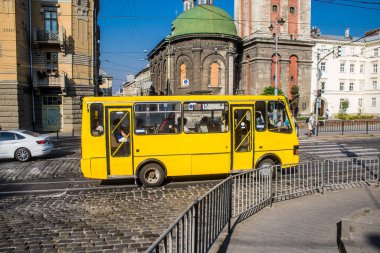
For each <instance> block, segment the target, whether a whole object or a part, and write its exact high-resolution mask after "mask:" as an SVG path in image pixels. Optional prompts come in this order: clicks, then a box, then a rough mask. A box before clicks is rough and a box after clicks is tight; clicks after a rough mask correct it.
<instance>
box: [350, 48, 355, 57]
mask: <svg viewBox="0 0 380 253" xmlns="http://www.w3.org/2000/svg"><path fill="white" fill-rule="evenodd" d="M351 55H352V56H354V55H355V47H351Z"/></svg>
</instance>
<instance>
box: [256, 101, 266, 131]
mask: <svg viewBox="0 0 380 253" xmlns="http://www.w3.org/2000/svg"><path fill="white" fill-rule="evenodd" d="M265 119H266V110H265V102H264V101H257V102H256V104H255V126H256V131H259V132H263V131H265V123H266V122H265Z"/></svg>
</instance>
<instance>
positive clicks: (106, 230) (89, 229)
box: [0, 138, 315, 252]
mask: <svg viewBox="0 0 380 253" xmlns="http://www.w3.org/2000/svg"><path fill="white" fill-rule="evenodd" d="M300 156H301V160H305V159H306V160H309V159H315V157H314V156H313V155H312V151H309V152H307V153H303V152H302V145H301V150H300ZM79 161H80V140H79V138H72V139H67V140H60V141H59V142H56V141H55V150H54V151H53V153H52V154H50V155H49V156H48V157H45V158H36V159H33V160H32V161H31V162H28V163H19V162H16V161H12V160H3V161H0V184H7V183H14V182H21V183H22V182H43V181H61V180H67V179H83V176H82V174H81V171H80V167H79ZM212 185H213V184H212V183H210V184H200V185H182V186H178V187H169V186H165V187H161V188H156V189H145V188H138V189H132V190H131V189H118V190H116V189H114V190H91V191H83V192H77V193H73V192H63V193H60V194H47V195H32V194H29V195H22V196H11V197H1V196H0V222H1V224H2V225H1V227H0V252H7V251H10V252H15V251H22V252H24V251H31V252H41V251H47V252H73V251H77V252H81V251H82V252H84V251H87V252H113V251H115V252H141V251H143V250H144V249H146V248H147V247H148V246H150V245H151V243H152V242H153V241H154V240H155V239H156V238H157V237H158V236H159V235H160V234H161V233H162V232H163V231H164V230H165V229H167V228H168V226H169V225H170V224H171V223H172V221H173V220H174V219H175V218H176V217H177V216H178V215H179V214H180V213H181V212H182V211H183V210H184V209H185V208H186V207H187V206H188V205H189V204H190V203H191V202H192V201H194V200H195V199H196V198H197V197H200V196H202V195H203V194H204V193H205V192H207V190H209V189H210V188H211V187H212Z"/></svg>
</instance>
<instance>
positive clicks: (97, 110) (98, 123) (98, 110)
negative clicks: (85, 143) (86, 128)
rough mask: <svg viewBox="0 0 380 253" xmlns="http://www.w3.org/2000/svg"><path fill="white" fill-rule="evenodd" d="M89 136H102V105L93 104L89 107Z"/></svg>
mask: <svg viewBox="0 0 380 253" xmlns="http://www.w3.org/2000/svg"><path fill="white" fill-rule="evenodd" d="M90 122H91V135H92V136H102V135H103V133H104V124H103V104H100V103H94V104H91V105H90Z"/></svg>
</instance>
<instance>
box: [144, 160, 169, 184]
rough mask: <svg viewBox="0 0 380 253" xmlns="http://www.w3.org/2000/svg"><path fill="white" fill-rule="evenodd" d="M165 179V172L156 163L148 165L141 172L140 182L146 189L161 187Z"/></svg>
mask: <svg viewBox="0 0 380 253" xmlns="http://www.w3.org/2000/svg"><path fill="white" fill-rule="evenodd" d="M164 179H165V174H164V170H163V169H162V168H161V166H160V165H158V164H156V163H149V164H146V165H145V166H144V167H143V168H142V169H141V172H140V180H141V183H142V184H143V185H145V186H146V187H157V186H160V185H161V184H162V183H163V182H164Z"/></svg>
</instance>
